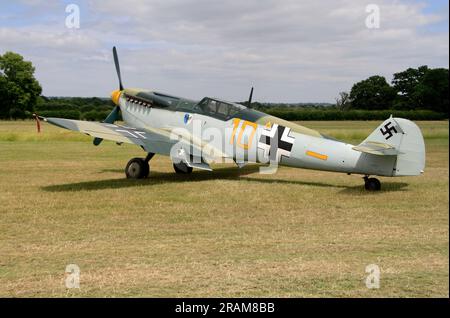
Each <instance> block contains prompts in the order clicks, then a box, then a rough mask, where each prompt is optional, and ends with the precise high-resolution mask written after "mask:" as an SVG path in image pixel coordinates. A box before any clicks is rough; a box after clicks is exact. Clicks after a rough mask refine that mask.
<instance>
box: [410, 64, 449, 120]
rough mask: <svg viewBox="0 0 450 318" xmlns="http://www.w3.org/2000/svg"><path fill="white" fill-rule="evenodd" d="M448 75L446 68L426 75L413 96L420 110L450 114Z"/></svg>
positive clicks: (437, 69) (430, 71) (433, 70)
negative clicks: (449, 112)
mask: <svg viewBox="0 0 450 318" xmlns="http://www.w3.org/2000/svg"><path fill="white" fill-rule="evenodd" d="M448 75H449V74H448V69H444V68H435V69H432V70H429V71H428V72H427V73H426V74H425V76H424V78H423V79H422V81H421V82H420V83H419V84H418V85H417V87H416V90H415V92H414V94H413V98H414V99H415V100H416V101H417V106H418V108H421V109H430V110H434V111H437V112H441V113H448V111H449V97H448V94H449V87H448V85H449V81H448Z"/></svg>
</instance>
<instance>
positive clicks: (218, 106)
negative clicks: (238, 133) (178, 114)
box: [137, 91, 246, 120]
mask: <svg viewBox="0 0 450 318" xmlns="http://www.w3.org/2000/svg"><path fill="white" fill-rule="evenodd" d="M137 97H139V98H142V99H143V100H144V101H148V102H151V103H152V107H156V108H165V109H167V110H172V111H186V112H194V113H199V114H204V115H207V116H212V117H215V118H217V119H221V120H228V119H230V118H231V117H233V116H234V115H235V114H237V113H239V112H240V111H242V110H244V109H246V107H245V106H243V105H240V104H236V103H232V102H226V101H223V100H220V99H216V98H211V97H205V98H203V99H202V100H201V101H200V102H198V103H197V102H195V101H192V100H189V99H184V98H179V97H175V96H170V95H166V94H161V93H158V92H145V91H142V92H139V93H138V94H137Z"/></svg>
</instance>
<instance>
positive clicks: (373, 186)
mask: <svg viewBox="0 0 450 318" xmlns="http://www.w3.org/2000/svg"><path fill="white" fill-rule="evenodd" d="M364 187H365V188H366V190H367V191H380V190H381V183H380V180H378V179H376V178H368V179H367V180H366V182H365V185H364Z"/></svg>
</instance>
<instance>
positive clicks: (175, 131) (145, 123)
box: [37, 47, 425, 191]
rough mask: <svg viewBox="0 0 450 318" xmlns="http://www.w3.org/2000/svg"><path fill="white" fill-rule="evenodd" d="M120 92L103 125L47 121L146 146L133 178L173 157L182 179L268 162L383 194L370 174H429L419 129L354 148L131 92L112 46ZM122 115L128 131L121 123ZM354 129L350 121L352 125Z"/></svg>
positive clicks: (384, 130) (223, 107)
mask: <svg viewBox="0 0 450 318" xmlns="http://www.w3.org/2000/svg"><path fill="white" fill-rule="evenodd" d="M113 56H114V63H115V67H116V71H117V76H118V79H119V89H118V90H115V91H113V92H112V94H111V98H112V101H113V102H114V104H115V105H116V106H115V108H114V109H113V110H112V112H111V113H110V114H109V115H108V116H107V118H106V119H105V120H104V121H103V122H101V123H100V122H88V121H80V120H70V119H64V118H44V117H40V116H37V120H38V118H39V119H41V120H44V121H45V122H48V123H50V124H53V125H56V126H59V127H62V128H66V129H70V130H74V131H78V132H81V133H85V134H87V135H89V136H92V137H94V140H93V143H94V145H96V146H98V145H100V143H101V142H102V140H103V139H107V140H112V141H115V142H116V143H118V144H121V143H131V144H135V145H138V146H140V147H141V148H142V149H143V150H144V151H145V153H146V154H147V155H146V156H145V158H133V159H131V160H130V161H129V162H128V164H127V165H126V168H125V174H126V177H127V178H132V179H142V178H147V177H148V176H149V172H150V167H149V161H150V160H151V159H152V158H153V156H154V155H155V154H160V155H166V156H170V158H171V160H172V162H173V167H174V170H175V172H176V173H180V174H189V173H191V172H192V170H193V168H196V169H203V170H210V171H211V170H212V169H211V166H210V164H211V163H212V162H215V161H217V160H218V159H222V160H223V159H227V160H232V161H234V162H235V163H236V164H237V166H239V167H242V166H244V165H246V164H247V163H266V164H269V167H270V166H272V167H277V166H278V165H281V166H290V167H297V168H304V169H315V170H325V171H334V172H342V173H347V174H349V175H350V174H359V175H363V179H364V181H365V189H367V190H369V191H377V190H380V189H381V183H380V181H379V180H378V179H376V178H374V177H371V176H386V177H396V176H416V175H420V174H421V173H423V171H424V168H425V145H424V140H423V137H422V133H421V131H420V129H419V128H418V127H417V125H416V124H414V123H413V122H411V121H409V120H407V119H403V118H393V117H392V116H391V118H389V119H387V120H386V121H384V122H383V123H382V124H381V125H380V126H379V127H377V128H376V129H375V130H374V131H373V132H372V133H371V134H370V135H369V136H368V137H367V138H366V139H365V140H364V141H363V142H362V143H361V144H359V145H351V144H348V143H346V142H343V141H339V140H336V139H333V138H331V137H328V136H326V135H324V134H321V133H319V132H318V131H315V130H313V129H309V128H306V127H303V126H301V125H298V124H295V123H292V122H288V121H285V120H283V119H280V118H277V117H274V116H270V115H267V114H265V113H263V112H260V111H257V110H255V109H252V108H250V106H251V102H252V95H253V88H252V90H251V93H250V98H249V101H248V103H247V106H248V107H246V106H243V105H240V104H237V103H233V102H228V101H223V100H220V99H217V98H212V97H205V98H203V99H202V100H200V101H193V100H190V99H186V98H181V97H176V96H172V95H168V94H163V93H160V92H156V91H152V90H146V89H132V88H124V86H123V84H122V77H121V72H120V66H119V59H118V55H117V50H116V48H115V47H114V48H113ZM119 113H121V114H122V119H123V122H124V125H118V124H115V122H116V120H117V119H118V118H119ZM349 125H351V123H349Z"/></svg>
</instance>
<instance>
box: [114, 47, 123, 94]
mask: <svg viewBox="0 0 450 318" xmlns="http://www.w3.org/2000/svg"><path fill="white" fill-rule="evenodd" d="M113 55H114V64H115V65H116V72H117V77H118V78H119V89H120V90H123V85H122V76H121V74H120V65H119V57H118V55H117V49H116V47H115V46H114V47H113Z"/></svg>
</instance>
